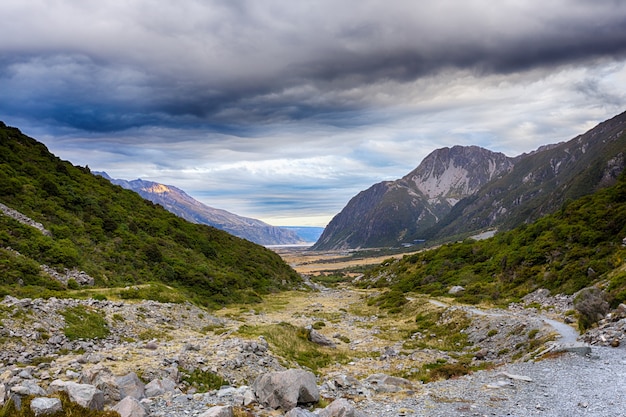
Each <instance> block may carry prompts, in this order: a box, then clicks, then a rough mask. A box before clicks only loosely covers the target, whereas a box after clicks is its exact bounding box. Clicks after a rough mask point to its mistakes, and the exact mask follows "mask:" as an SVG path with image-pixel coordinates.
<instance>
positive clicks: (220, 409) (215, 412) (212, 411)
mask: <svg viewBox="0 0 626 417" xmlns="http://www.w3.org/2000/svg"><path fill="white" fill-rule="evenodd" d="M198 417H234V413H233V407H231V406H221V405H217V406H215V407H211V408H209V409H208V410H207V411H205V412H204V413H202V414H200V415H199V416H198Z"/></svg>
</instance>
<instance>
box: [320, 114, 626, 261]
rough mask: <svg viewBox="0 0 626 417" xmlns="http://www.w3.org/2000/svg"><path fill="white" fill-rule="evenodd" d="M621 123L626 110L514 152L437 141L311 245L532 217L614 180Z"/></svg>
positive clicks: (430, 235) (382, 241) (352, 243)
mask: <svg viewBox="0 0 626 417" xmlns="http://www.w3.org/2000/svg"><path fill="white" fill-rule="evenodd" d="M625 129H626V112H625V113H622V114H620V115H617V116H615V117H613V118H612V119H609V120H607V121H605V122H602V123H600V124H599V125H598V126H596V127H595V128H593V129H591V130H590V131H588V132H586V133H584V134H582V135H579V136H577V137H575V138H574V139H572V140H570V141H567V142H562V143H557V144H550V145H545V146H542V147H540V148H539V149H537V150H536V151H534V152H531V153H529V154H522V155H519V156H517V157H515V158H509V157H506V156H505V155H503V154H497V153H494V152H491V151H488V150H486V149H482V148H478V147H475V146H470V147H460V146H455V147H453V148H451V149H448V148H443V149H438V150H436V151H434V152H433V153H431V154H430V155H428V156H427V157H426V158H425V159H424V160H423V161H422V163H421V164H420V165H419V166H418V167H417V168H416V169H415V170H414V171H413V172H411V173H409V174H408V175H406V176H405V177H403V178H401V179H399V180H396V181H387V182H382V183H378V184H375V185H374V186H372V187H371V188H369V189H368V190H366V191H363V192H361V193H359V194H358V195H357V196H355V197H354V198H353V199H352V200H350V202H349V203H348V205H347V206H346V207H345V208H344V209H343V210H342V211H341V212H340V213H339V214H338V215H337V216H335V218H333V220H332V221H331V222H330V224H329V225H328V226H327V227H326V229H325V231H324V233H323V234H322V236H321V237H320V239H319V240H318V241H317V242H316V244H315V245H314V246H313V247H312V249H316V250H329V249H345V248H362V247H383V246H397V245H400V244H410V243H412V242H414V241H415V240H423V239H428V240H430V239H436V240H438V241H442V240H443V241H445V240H453V239H457V238H459V237H466V236H470V235H472V234H473V233H477V232H480V231H484V230H485V229H489V228H497V229H499V230H508V229H511V228H514V227H516V226H518V225H520V224H525V223H530V222H532V221H534V220H536V219H538V218H540V217H542V216H544V215H546V214H549V213H553V212H555V211H556V210H558V209H560V208H561V207H563V205H564V204H566V203H567V202H568V201H571V200H574V199H577V198H579V197H581V196H584V195H588V194H590V193H593V192H595V191H597V190H599V189H601V188H604V187H607V186H610V185H612V184H614V183H615V181H616V178H617V177H618V176H619V174H620V173H621V172H622V171H623V170H624V167H625V165H626V155H625V153H626V135H624V131H625Z"/></svg>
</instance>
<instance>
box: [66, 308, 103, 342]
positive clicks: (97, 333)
mask: <svg viewBox="0 0 626 417" xmlns="http://www.w3.org/2000/svg"><path fill="white" fill-rule="evenodd" d="M61 315H62V316H63V318H64V319H65V328H64V329H63V332H64V333H65V336H66V337H67V338H68V339H70V340H77V339H102V338H105V337H107V336H108V335H109V333H110V330H109V327H108V325H107V321H106V320H105V319H104V317H103V316H102V315H101V314H100V313H98V312H97V311H95V310H93V309H87V308H86V307H85V306H82V305H78V306H76V307H69V308H67V309H65V310H63V311H62V312H61Z"/></svg>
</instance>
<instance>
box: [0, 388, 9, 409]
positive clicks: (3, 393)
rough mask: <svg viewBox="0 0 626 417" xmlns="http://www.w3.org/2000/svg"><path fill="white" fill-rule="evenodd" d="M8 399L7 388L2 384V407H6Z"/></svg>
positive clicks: (0, 397) (0, 393) (0, 396)
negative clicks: (5, 403)
mask: <svg viewBox="0 0 626 417" xmlns="http://www.w3.org/2000/svg"><path fill="white" fill-rule="evenodd" d="M6 399H7V387H6V385H4V384H0V407H1V406H3V405H4V402H5V401H6Z"/></svg>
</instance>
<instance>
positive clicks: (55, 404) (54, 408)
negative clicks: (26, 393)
mask: <svg viewBox="0 0 626 417" xmlns="http://www.w3.org/2000/svg"><path fill="white" fill-rule="evenodd" d="M30 410H31V411H32V412H33V414H35V416H47V415H49V414H54V413H58V412H60V411H63V405H62V404H61V400H59V399H58V398H47V397H37V398H33V400H32V401H31V402H30Z"/></svg>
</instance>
